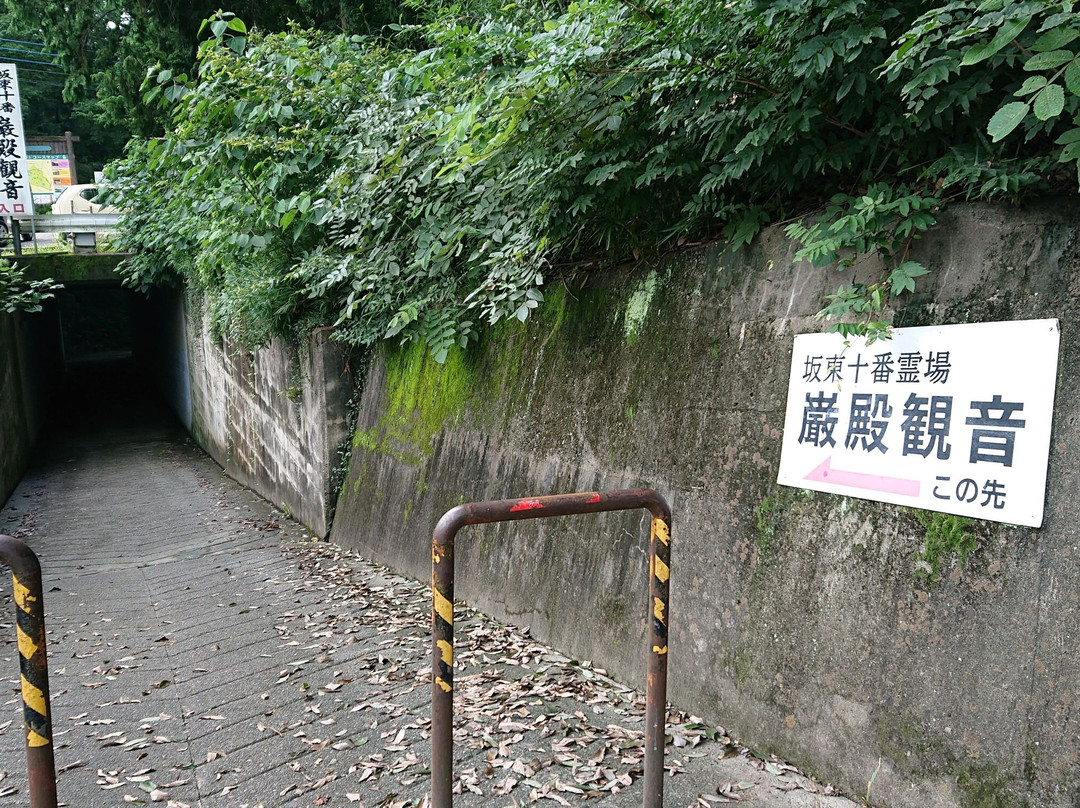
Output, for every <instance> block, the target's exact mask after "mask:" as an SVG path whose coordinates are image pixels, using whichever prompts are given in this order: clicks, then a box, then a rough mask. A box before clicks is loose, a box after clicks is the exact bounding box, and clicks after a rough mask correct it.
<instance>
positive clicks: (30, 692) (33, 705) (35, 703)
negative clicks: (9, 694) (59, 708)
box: [22, 676, 49, 716]
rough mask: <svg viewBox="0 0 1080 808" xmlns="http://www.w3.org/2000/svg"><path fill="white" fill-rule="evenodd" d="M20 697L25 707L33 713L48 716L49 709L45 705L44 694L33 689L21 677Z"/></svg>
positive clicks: (27, 681)
mask: <svg viewBox="0 0 1080 808" xmlns="http://www.w3.org/2000/svg"><path fill="white" fill-rule="evenodd" d="M22 697H23V701H24V702H26V706H27V707H29V708H30V709H31V710H33V711H34V712H35V713H37V714H38V715H44V716H48V714H49V708H48V706H47V705H46V704H45V694H44V693H42V692H41V691H40V690H39V689H38V688H36V687H34V685H32V684H31V683H30V681H29V680H28V679H27V678H26V677H25V676H24V677H22Z"/></svg>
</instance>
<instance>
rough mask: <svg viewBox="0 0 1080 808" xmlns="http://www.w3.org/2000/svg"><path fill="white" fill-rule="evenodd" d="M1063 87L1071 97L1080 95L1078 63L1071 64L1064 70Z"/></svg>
mask: <svg viewBox="0 0 1080 808" xmlns="http://www.w3.org/2000/svg"><path fill="white" fill-rule="evenodd" d="M1065 86H1066V87H1068V88H1069V92H1070V93H1072V94H1073V95H1080V63H1078V62H1073V63H1072V64H1071V65H1069V66H1068V67H1066V68H1065Z"/></svg>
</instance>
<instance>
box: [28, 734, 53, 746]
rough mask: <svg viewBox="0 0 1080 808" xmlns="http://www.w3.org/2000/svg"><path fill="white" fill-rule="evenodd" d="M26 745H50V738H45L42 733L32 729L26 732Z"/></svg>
mask: <svg viewBox="0 0 1080 808" xmlns="http://www.w3.org/2000/svg"><path fill="white" fill-rule="evenodd" d="M26 745H27V746H30V747H36V746H48V745H49V739H48V738H43V737H42V736H41V735H38V734H37V733H36V732H34V731H33V730H30V731H28V732H27V733H26Z"/></svg>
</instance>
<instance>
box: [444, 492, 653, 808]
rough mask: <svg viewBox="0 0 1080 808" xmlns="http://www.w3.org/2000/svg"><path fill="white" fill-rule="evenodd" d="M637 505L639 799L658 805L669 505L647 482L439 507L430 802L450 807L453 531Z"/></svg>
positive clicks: (647, 806) (646, 806)
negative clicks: (642, 632) (641, 545)
mask: <svg viewBox="0 0 1080 808" xmlns="http://www.w3.org/2000/svg"><path fill="white" fill-rule="evenodd" d="M636 508H646V509H648V511H649V512H650V513H651V514H652V534H651V537H650V539H649V640H648V646H649V656H648V665H647V679H646V687H645V766H644V770H645V777H644V780H645V782H644V795H643V805H644V808H663V804H664V731H665V725H666V719H667V658H668V656H667V655H668V613H669V609H668V606H669V603H668V596H669V588H670V584H669V582H668V581H669V579H670V577H671V508H669V507H668V504H667V502H666V501H665V500H664V498H663V497H662V496H661V495H660V494H659V493H658V492H656V491H653V490H652V489H649V488H639V489H632V490H620V491H588V492H585V493H578V494H555V495H553V496H544V497H535V498H530V499H503V500H489V501H487V502H470V503H467V504H465V505H458V506H457V507H456V508H451V509H450V510H449V511H447V512H446V513H445V514H443V517H442V519H440V520H439V523H438V525H436V527H435V535H434V536H433V537H432V543H431V597H432V606H431V635H432V665H431V805H432V808H453V804H454V803H453V800H454V798H453V784H454V773H453V766H454V762H453V760H454V729H453V726H454V538H455V536H457V533H458V531H459V530H461V528H463V527H465V526H466V525H479V524H488V523H491V522H510V521H516V520H519V519H542V518H544V517H549V516H570V515H572V514H582V513H602V512H605V511H625V510H632V509H636Z"/></svg>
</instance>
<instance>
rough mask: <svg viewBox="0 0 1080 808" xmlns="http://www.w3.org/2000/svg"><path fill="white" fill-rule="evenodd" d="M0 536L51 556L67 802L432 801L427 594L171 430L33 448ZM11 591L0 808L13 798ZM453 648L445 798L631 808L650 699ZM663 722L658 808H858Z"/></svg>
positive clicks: (161, 427) (3, 654)
mask: <svg viewBox="0 0 1080 808" xmlns="http://www.w3.org/2000/svg"><path fill="white" fill-rule="evenodd" d="M0 532H2V533H8V534H11V535H15V536H16V537H19V538H22V539H23V540H24V541H26V542H27V543H28V544H29V545H30V546H31V547H33V548H34V549H35V551H36V552H37V553H38V555H39V557H40V559H41V563H42V569H43V576H44V586H45V590H46V593H45V611H46V620H47V627H48V632H49V633H48V641H49V666H50V674H51V676H50V682H51V689H52V718H53V731H54V739H55V745H56V763H57V768H58V772H59V774H58V791H59V796H60V800H61V803H62V804H67V805H72V806H82V807H83V808H93V807H95V806H102V808H104V807H105V806H121V805H127V804H130V803H135V804H151V803H159V804H161V805H167V806H176V807H177V808H184V806H237V808H254V807H255V806H263V808H270V806H285V805H289V806H294V805H295V806H307V805H336V806H348V805H351V806H360V808H373V807H374V806H382V808H406V807H407V806H420V805H425V804H426V799H427V798H426V794H427V791H428V777H427V761H428V758H429V748H428V740H427V728H428V724H429V721H428V707H429V701H428V700H429V690H428V688H429V681H430V667H429V660H428V647H429V640H428V622H427V621H428V614H429V609H430V606H429V600H428V597H429V595H428V590H427V588H426V587H424V586H422V585H420V584H418V583H415V582H412V581H409V580H406V579H404V578H400V577H397V576H395V575H393V574H392V573H391V572H390V571H388V570H386V569H384V568H380V567H378V566H376V565H373V564H370V563H368V562H366V561H365V560H363V559H361V558H359V557H357V556H355V555H353V554H350V553H346V552H344V551H341V550H340V549H338V548H335V547H333V546H331V545H327V544H324V543H318V542H314V541H313V540H311V539H310V537H308V536H307V534H306V532H305V530H304V529H303V528H302V527H301V526H299V525H297V524H296V523H294V522H292V521H290V520H289V519H287V518H286V517H285V516H284V515H283V514H281V513H280V512H278V511H276V510H275V509H274V508H273V507H272V506H271V505H270V504H269V503H267V502H265V501H263V500H261V499H260V498H259V497H257V496H255V495H254V494H252V493H251V492H250V491H248V490H246V489H244V488H243V487H241V486H239V485H237V484H236V483H234V482H233V481H231V480H229V479H228V478H227V477H225V476H224V475H223V473H222V472H221V470H220V469H219V468H218V467H217V466H216V465H215V464H214V463H213V462H212V461H211V460H210V459H209V458H208V457H207V456H206V455H205V454H203V453H202V452H201V451H200V450H199V449H198V448H197V447H195V446H194V445H193V443H192V442H191V440H190V438H187V437H186V436H185V435H183V434H182V433H181V432H180V431H179V429H178V427H176V426H175V424H173V423H172V422H170V421H169V420H168V419H167V418H162V417H147V416H146V415H145V414H143V415H140V416H139V417H134V416H133V415H132V413H131V412H128V413H127V415H125V416H122V417H119V418H115V417H114V418H111V419H110V418H89V419H84V420H83V421H82V422H80V424H79V427H78V430H77V431H68V432H67V433H66V434H58V435H55V436H54V437H53V438H52V439H51V440H48V441H46V442H44V445H43V447H42V448H41V450H40V451H39V458H38V462H37V463H36V465H35V466H34V468H32V469H31V471H30V473H28V474H27V476H26V477H25V478H24V480H23V481H22V483H21V484H20V486H19V488H18V489H17V490H16V491H15V493H14V494H13V495H12V497H11V499H10V500H9V502H8V503H7V505H6V506H5V507H4V509H3V510H2V511H0ZM0 600H2V601H3V602H2V603H0V684H2V685H3V686H4V691H3V693H2V694H0V703H2V710H0V772H3V775H4V776H3V777H2V778H0V808H2V806H4V805H6V804H10V805H17V804H25V801H26V794H25V790H26V787H25V763H24V758H23V747H22V735H21V701H20V698H19V687H18V661H17V659H18V658H17V649H16V648H15V644H14V626H13V623H12V620H13V606H12V604H11V599H10V593H9V592H6V591H5V592H4V595H3V598H0ZM458 635H459V649H460V650H459V653H458V657H457V665H458V670H457V676H458V695H457V707H458V708H459V713H460V714H459V716H458V719H457V724H456V730H455V736H456V743H455V775H456V776H457V777H458V778H459V779H458V781H457V788H458V790H459V791H460V792H461V793H460V795H459V796H457V797H455V805H461V806H520V805H526V804H529V803H532V802H537V803H540V804H546V803H547V802H549V801H550V802H551V803H554V804H559V805H578V804H590V805H592V804H595V805H599V806H622V805H627V806H631V805H640V804H641V783H640V777H639V771H640V763H641V760H640V745H641V739H640V728H641V726H642V724H641V707H642V702H643V700H642V697H641V695H640V693H637V692H636V691H634V690H631V689H629V688H626V687H624V686H622V685H619V684H617V683H615V682H612V681H610V680H609V679H607V678H606V676H604V675H603V672H602V671H597V670H594V669H590V668H588V667H585V668H582V667H581V666H579V665H576V664H573V663H571V662H570V660H567V659H566V658H565V657H562V656H561V655H559V654H558V653H557V652H556V651H554V650H552V649H549V648H546V647H544V646H542V645H540V644H538V643H535V642H534V641H532V640H531V639H530V638H529V637H528V636H527V634H526V633H525V632H523V631H521V630H518V629H514V628H513V627H507V626H499V625H497V624H495V623H493V622H492V621H489V620H487V619H486V618H483V617H482V616H480V615H476V614H475V613H468V612H463V614H462V619H460V620H459V623H458ZM673 664H677V660H674V661H673ZM670 731H671V734H672V739H673V743H672V745H671V746H670V748H669V751H668V764H669V767H670V768H669V770H670V772H671V776H670V777H669V778H666V793H667V799H666V804H667V805H669V806H706V807H707V806H710V805H714V804H720V803H722V802H725V801H729V800H730V801H735V800H736V799H738V800H739V801H741V802H745V803H747V804H752V805H758V806H806V807H807V808H841V807H844V808H847V806H852V805H854V803H852V802H850V801H848V800H845V799H843V798H841V797H838V796H830V795H829V793H828V789H826V787H823V786H820V785H818V784H815V783H813V782H812V781H810V780H807V779H806V778H804V777H802V776H801V775H800V774H799V773H797V772H795V771H794V770H792V769H791V768H790V767H786V766H784V764H782V762H780V761H777V760H775V759H759V758H755V757H753V756H751V755H750V754H748V753H747V751H746V750H743V749H741V747H738V746H737V745H736V744H734V742H733V741H732V740H731V739H730V738H728V737H727V736H726V735H725V734H724V732H723V730H719V729H717V728H710V727H704V726H701V725H700V723H699V722H697V721H695V720H694V719H692V717H689V716H682V715H679V714H673V715H672V723H671V725H670Z"/></svg>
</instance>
